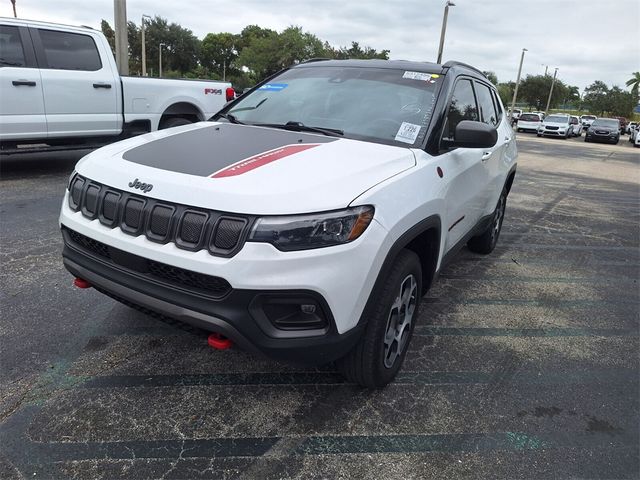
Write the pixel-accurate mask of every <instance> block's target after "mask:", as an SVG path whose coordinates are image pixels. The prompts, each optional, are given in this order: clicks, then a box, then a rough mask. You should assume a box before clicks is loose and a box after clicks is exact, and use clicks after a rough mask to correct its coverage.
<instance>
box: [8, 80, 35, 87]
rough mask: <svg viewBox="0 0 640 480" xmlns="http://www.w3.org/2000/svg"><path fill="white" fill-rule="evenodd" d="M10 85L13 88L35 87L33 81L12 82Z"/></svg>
mask: <svg viewBox="0 0 640 480" xmlns="http://www.w3.org/2000/svg"><path fill="white" fill-rule="evenodd" d="M11 83H12V85H13V86H14V87H19V86H24V87H35V86H36V82H34V81H33V80H13V81H12V82H11Z"/></svg>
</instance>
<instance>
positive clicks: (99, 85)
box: [93, 83, 111, 88]
mask: <svg viewBox="0 0 640 480" xmlns="http://www.w3.org/2000/svg"><path fill="white" fill-rule="evenodd" d="M93 88H111V84H110V83H94V84H93Z"/></svg>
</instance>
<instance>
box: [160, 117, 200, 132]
mask: <svg viewBox="0 0 640 480" xmlns="http://www.w3.org/2000/svg"><path fill="white" fill-rule="evenodd" d="M190 123H193V122H191V121H189V120H187V119H186V118H182V117H169V118H165V119H164V120H162V121H161V122H160V128H159V130H164V129H165V128H173V127H180V126H182V125H189V124H190Z"/></svg>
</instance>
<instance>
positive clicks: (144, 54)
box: [140, 15, 151, 77]
mask: <svg viewBox="0 0 640 480" xmlns="http://www.w3.org/2000/svg"><path fill="white" fill-rule="evenodd" d="M145 18H148V19H149V20H151V17H150V16H149V15H142V22H141V23H140V33H141V35H142V39H141V40H142V76H143V77H146V76H147V45H146V43H145V41H144V19H145Z"/></svg>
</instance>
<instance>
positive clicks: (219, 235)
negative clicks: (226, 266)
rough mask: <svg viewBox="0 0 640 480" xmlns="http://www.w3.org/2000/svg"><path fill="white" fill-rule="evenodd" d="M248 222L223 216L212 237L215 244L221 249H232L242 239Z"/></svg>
mask: <svg viewBox="0 0 640 480" xmlns="http://www.w3.org/2000/svg"><path fill="white" fill-rule="evenodd" d="M246 224H247V222H246V221H245V220H242V219H235V218H223V219H221V220H220V222H219V223H218V226H217V227H216V231H215V234H214V235H213V236H212V237H211V238H212V241H213V246H214V247H215V248H219V249H221V250H231V249H233V248H234V247H235V246H236V245H237V244H238V242H239V241H240V236H241V235H242V231H243V230H244V227H245V225H246Z"/></svg>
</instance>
